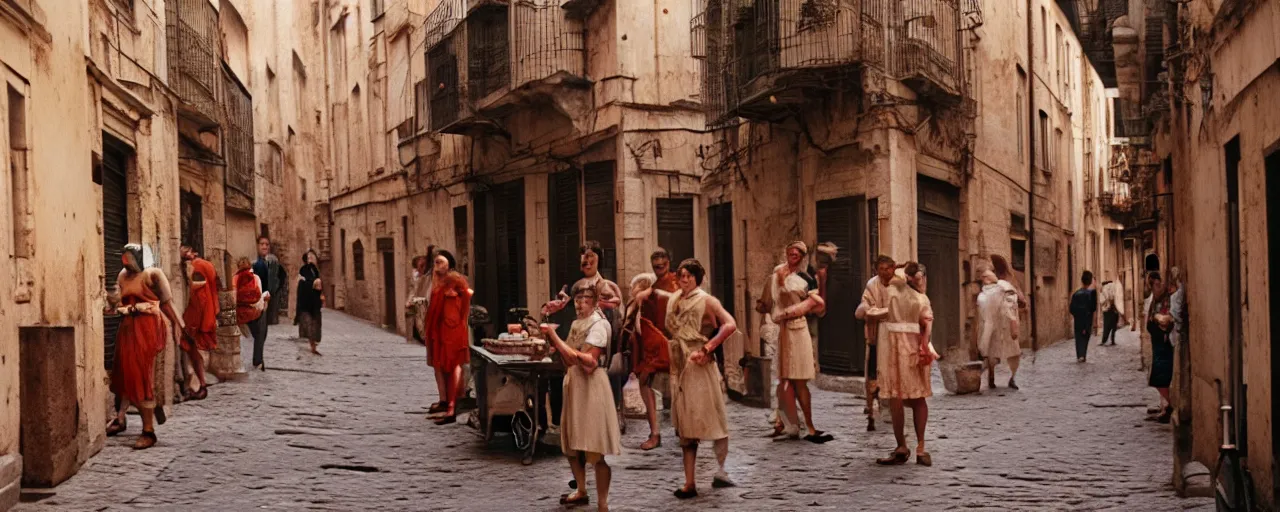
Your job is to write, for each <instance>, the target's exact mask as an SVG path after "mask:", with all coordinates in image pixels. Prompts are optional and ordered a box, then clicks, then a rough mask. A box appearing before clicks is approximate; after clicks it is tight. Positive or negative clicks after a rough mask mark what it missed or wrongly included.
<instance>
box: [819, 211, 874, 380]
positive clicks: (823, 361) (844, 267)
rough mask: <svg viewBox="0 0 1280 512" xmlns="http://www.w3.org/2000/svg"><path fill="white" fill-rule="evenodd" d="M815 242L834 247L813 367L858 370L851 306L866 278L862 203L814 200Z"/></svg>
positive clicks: (860, 357) (858, 331)
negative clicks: (816, 202)
mask: <svg viewBox="0 0 1280 512" xmlns="http://www.w3.org/2000/svg"><path fill="white" fill-rule="evenodd" d="M815 214H816V216H817V231H818V240H817V241H818V242H819V243H821V242H831V243H834V244H835V245H836V247H839V253H838V255H837V257H836V261H835V262H834V263H832V265H831V267H830V268H828V269H827V314H826V315H825V316H823V317H822V319H821V320H820V321H819V322H818V366H819V368H821V370H822V373H825V374H828V375H862V374H863V368H864V366H865V364H866V343H867V340H866V335H865V332H864V331H863V324H862V322H860V321H858V320H856V319H855V318H854V317H853V311H854V310H855V309H857V308H858V303H859V302H860V301H861V300H862V289H863V287H864V286H865V285H866V283H867V279H868V274H869V273H868V271H867V257H866V254H867V251H866V240H867V202H866V199H865V198H863V197H861V196H859V197H841V198H838V199H829V200H826V201H818V204H817V208H816V210H815Z"/></svg>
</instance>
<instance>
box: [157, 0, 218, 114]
mask: <svg viewBox="0 0 1280 512" xmlns="http://www.w3.org/2000/svg"><path fill="white" fill-rule="evenodd" d="M220 37H221V36H220V33H219V31H218V11H217V9H215V8H214V7H213V5H212V4H210V3H209V1H208V0H169V1H168V2H165V39H166V40H167V48H168V60H169V88H170V89H173V91H174V92H175V93H177V95H178V98H179V99H181V100H182V105H181V106H180V109H181V110H182V112H183V113H184V114H186V115H187V117H188V118H192V119H194V120H196V121H197V122H198V123H199V124H202V125H204V126H207V127H211V126H216V125H217V124H219V123H220V122H221V119H222V112H221V110H222V109H221V105H220V104H219V99H218V90H219V89H220V88H221V87H222V67H221V63H222V56H221V52H220V50H219V48H220V47H219V44H218V42H219V38H220Z"/></svg>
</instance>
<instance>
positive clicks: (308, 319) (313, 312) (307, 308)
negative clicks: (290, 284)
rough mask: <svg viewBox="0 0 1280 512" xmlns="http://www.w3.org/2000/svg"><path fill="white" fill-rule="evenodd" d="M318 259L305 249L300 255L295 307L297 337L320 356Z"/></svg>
mask: <svg viewBox="0 0 1280 512" xmlns="http://www.w3.org/2000/svg"><path fill="white" fill-rule="evenodd" d="M319 262H320V257H319V255H317V254H316V252H315V251H314V250H311V249H307V252H306V253H305V254H303V255H302V268H299V269H298V301H297V304H296V305H295V308H294V309H296V310H297V313H296V314H297V319H298V337H299V338H304V339H306V340H307V341H308V342H310V344H311V353H312V354H315V355H321V354H320V350H319V349H318V346H319V345H320V325H321V322H320V311H321V304H320V294H321V293H322V290H323V285H322V284H321V282H320V267H319Z"/></svg>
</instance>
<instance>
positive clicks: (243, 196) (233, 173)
mask: <svg viewBox="0 0 1280 512" xmlns="http://www.w3.org/2000/svg"><path fill="white" fill-rule="evenodd" d="M222 83H223V94H224V95H225V96H224V97H225V98H226V105H225V107H226V109H225V113H224V116H225V117H224V118H225V119H226V126H225V127H224V128H223V136H222V139H223V158H224V159H225V160H226V161H227V169H226V203H227V204H226V206H227V208H232V209H236V210H240V211H244V212H248V213H253V203H254V181H253V162H254V160H253V99H252V98H251V97H250V96H249V90H248V89H245V87H244V85H242V84H241V83H240V81H239V80H237V79H236V77H235V74H234V73H232V72H231V68H229V67H227V66H226V65H223V66H222Z"/></svg>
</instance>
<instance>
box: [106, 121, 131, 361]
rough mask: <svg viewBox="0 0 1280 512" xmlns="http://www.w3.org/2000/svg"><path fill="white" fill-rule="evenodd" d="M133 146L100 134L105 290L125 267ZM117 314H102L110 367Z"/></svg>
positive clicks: (114, 281) (117, 319)
mask: <svg viewBox="0 0 1280 512" xmlns="http://www.w3.org/2000/svg"><path fill="white" fill-rule="evenodd" d="M132 156H133V148H130V147H129V146H128V145H126V144H125V143H124V142H121V141H120V140H119V139H116V138H115V137H112V136H110V135H108V134H106V133H103V134H102V246H103V251H102V253H103V265H102V268H103V277H104V281H105V283H104V284H105V285H106V288H107V292H108V293H110V292H111V290H113V289H115V286H116V278H117V277H119V275H120V270H121V269H123V268H124V262H123V261H121V259H120V258H121V255H122V254H123V253H124V244H127V243H129V187H128V181H127V178H126V177H127V176H128V169H129V159H130V158H132ZM121 320H123V317H121V316H120V315H103V317H102V332H103V341H102V345H103V351H102V354H103V364H104V365H105V366H106V368H107V369H108V370H110V369H111V366H112V363H113V362H114V360H115V350H116V331H117V330H119V329H120V321H121Z"/></svg>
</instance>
